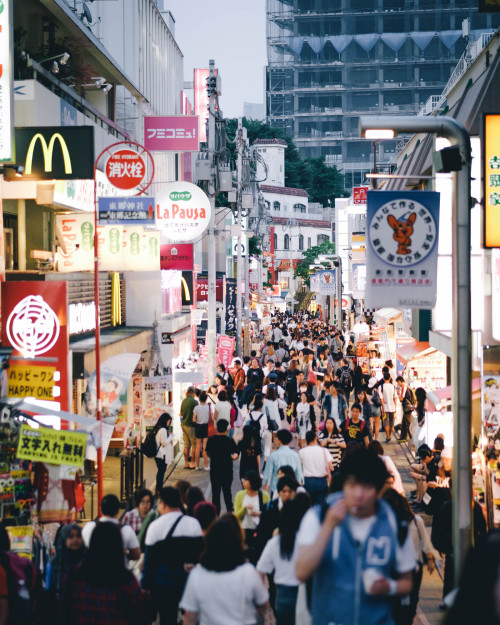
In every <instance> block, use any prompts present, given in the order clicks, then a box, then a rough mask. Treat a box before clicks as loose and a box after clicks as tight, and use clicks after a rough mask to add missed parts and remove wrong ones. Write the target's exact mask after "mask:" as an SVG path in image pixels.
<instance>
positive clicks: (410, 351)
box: [397, 341, 436, 365]
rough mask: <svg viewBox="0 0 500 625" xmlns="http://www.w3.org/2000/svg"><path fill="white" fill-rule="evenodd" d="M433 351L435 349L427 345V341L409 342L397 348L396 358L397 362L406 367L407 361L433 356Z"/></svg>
mask: <svg viewBox="0 0 500 625" xmlns="http://www.w3.org/2000/svg"><path fill="white" fill-rule="evenodd" d="M435 351H436V348H435V347H432V345H429V343H428V341H410V342H409V343H405V344H404V345H403V346H402V347H400V348H398V350H397V357H398V360H399V361H401V362H402V363H403V364H404V365H407V364H408V361H409V360H411V359H412V358H415V356H427V354H433V353H434V352H435Z"/></svg>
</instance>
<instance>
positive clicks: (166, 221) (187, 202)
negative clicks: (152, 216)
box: [156, 182, 212, 242]
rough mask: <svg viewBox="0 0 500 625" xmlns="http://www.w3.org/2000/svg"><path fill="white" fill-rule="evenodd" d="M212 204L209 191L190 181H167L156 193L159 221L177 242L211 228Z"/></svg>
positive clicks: (163, 228) (195, 236) (171, 238)
mask: <svg viewBox="0 0 500 625" xmlns="http://www.w3.org/2000/svg"><path fill="white" fill-rule="evenodd" d="M211 214H212V208H211V206H210V200H209V199H208V197H207V196H206V194H205V193H204V192H203V191H202V190H201V189H200V188H199V187H197V186H196V185H194V184H191V183H190V182H172V183H169V184H166V185H165V186H164V187H163V188H162V189H161V190H160V192H159V193H158V194H157V197H156V220H157V221H156V223H157V226H159V228H160V229H161V230H162V231H163V234H164V236H165V237H166V238H167V239H169V240H171V241H176V242H182V241H193V240H194V239H197V238H198V237H200V236H201V235H202V234H203V233H204V232H205V230H206V229H207V228H208V224H209V223H210V217H211Z"/></svg>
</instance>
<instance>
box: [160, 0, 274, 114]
mask: <svg viewBox="0 0 500 625" xmlns="http://www.w3.org/2000/svg"><path fill="white" fill-rule="evenodd" d="M164 4H165V9H168V10H170V11H171V12H172V14H173V16H174V18H175V38H176V40H177V43H178V44H179V46H180V48H181V50H182V53H183V54H184V80H185V81H192V80H193V69H194V68H195V67H208V61H209V59H214V60H215V66H216V67H218V68H219V71H220V74H221V78H222V97H221V99H220V106H221V109H222V111H223V113H224V116H225V117H238V116H240V115H242V114H243V102H256V103H263V102H264V97H265V96H264V67H265V65H266V63H267V57H266V11H265V0H211V1H209V0H165V3H164ZM190 99H192V98H190Z"/></svg>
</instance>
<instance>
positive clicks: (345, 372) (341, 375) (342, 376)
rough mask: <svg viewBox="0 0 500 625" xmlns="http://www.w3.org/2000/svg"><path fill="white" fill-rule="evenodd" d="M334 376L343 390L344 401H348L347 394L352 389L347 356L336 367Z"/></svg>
mask: <svg viewBox="0 0 500 625" xmlns="http://www.w3.org/2000/svg"><path fill="white" fill-rule="evenodd" d="M336 376H337V380H338V383H339V385H340V388H341V389H342V390H343V391H344V395H345V398H346V401H349V395H350V394H351V391H352V371H351V368H350V366H349V360H348V359H347V358H344V359H343V360H342V365H341V366H340V367H339V368H338V369H337V373H336Z"/></svg>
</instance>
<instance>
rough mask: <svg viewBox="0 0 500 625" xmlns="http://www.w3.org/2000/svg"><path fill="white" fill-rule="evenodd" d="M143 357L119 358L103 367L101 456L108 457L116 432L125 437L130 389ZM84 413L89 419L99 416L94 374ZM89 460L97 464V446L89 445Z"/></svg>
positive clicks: (112, 359) (116, 357)
mask: <svg viewBox="0 0 500 625" xmlns="http://www.w3.org/2000/svg"><path fill="white" fill-rule="evenodd" d="M139 358H140V354H119V355H117V356H112V357H111V358H108V359H107V360H105V361H104V362H103V363H102V364H101V406H102V456H103V458H105V457H106V454H107V453H108V447H109V443H110V441H111V437H112V435H113V431H115V435H116V436H123V434H124V432H125V430H126V428H127V425H128V422H127V386H128V383H129V381H130V378H131V377H132V374H133V373H134V371H135V368H136V366H137V363H138V362H139ZM85 411H86V413H87V415H88V416H91V417H95V414H96V379H95V371H94V372H93V373H92V375H91V376H90V380H89V383H88V386H87V392H86V394H85ZM95 442H96V441H94V443H95ZM87 459H88V460H96V459H97V451H96V448H95V445H88V447H87Z"/></svg>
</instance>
